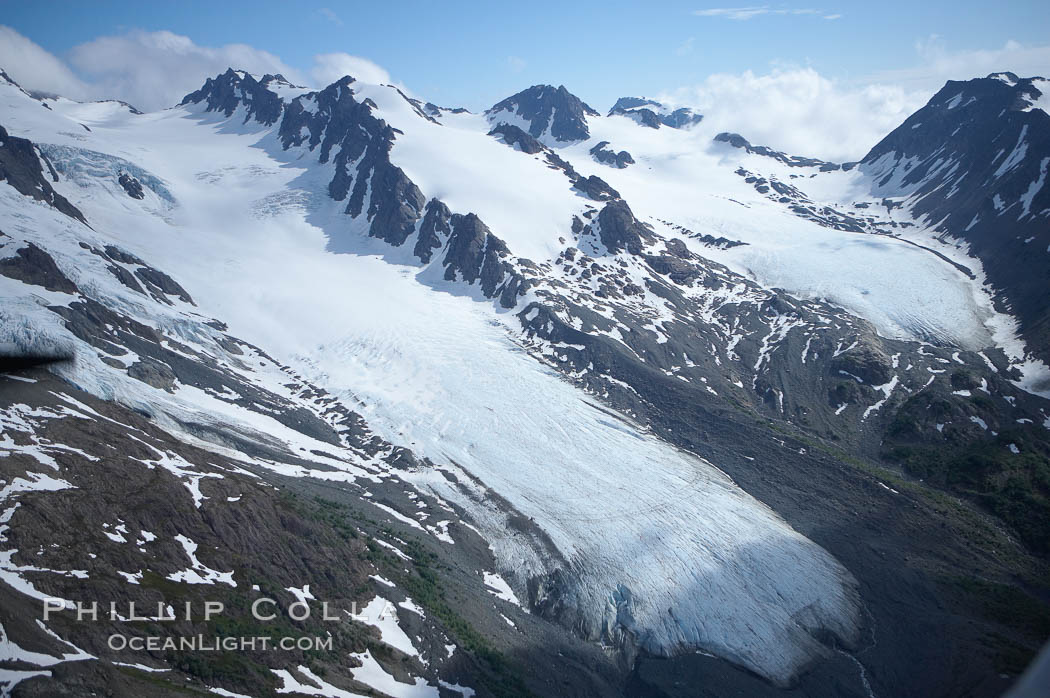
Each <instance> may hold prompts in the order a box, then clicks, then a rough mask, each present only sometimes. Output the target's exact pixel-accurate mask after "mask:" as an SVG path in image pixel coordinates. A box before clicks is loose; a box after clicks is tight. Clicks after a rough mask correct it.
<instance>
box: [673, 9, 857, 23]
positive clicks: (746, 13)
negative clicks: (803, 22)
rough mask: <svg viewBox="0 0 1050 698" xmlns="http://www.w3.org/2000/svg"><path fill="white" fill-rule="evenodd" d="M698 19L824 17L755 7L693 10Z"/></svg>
mask: <svg viewBox="0 0 1050 698" xmlns="http://www.w3.org/2000/svg"><path fill="white" fill-rule="evenodd" d="M693 14H694V15H696V16H697V17H724V18H725V19H733V20H736V21H738V22H745V21H747V20H749V19H753V18H755V17H758V16H761V15H823V14H824V12H823V11H822V10H814V9H812V8H797V9H786V8H772V7H770V6H769V5H761V6H753V7H715V8H710V9H706V10H693ZM841 16H842V15H827V16H825V17H824V19H838V18H839V17H841Z"/></svg>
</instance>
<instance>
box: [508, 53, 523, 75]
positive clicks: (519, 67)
mask: <svg viewBox="0 0 1050 698" xmlns="http://www.w3.org/2000/svg"><path fill="white" fill-rule="evenodd" d="M507 65H509V66H510V69H511V70H512V71H514V72H515V73H520V72H521V71H523V70H525V66H526V65H527V63H526V62H525V59H524V58H520V57H518V56H507Z"/></svg>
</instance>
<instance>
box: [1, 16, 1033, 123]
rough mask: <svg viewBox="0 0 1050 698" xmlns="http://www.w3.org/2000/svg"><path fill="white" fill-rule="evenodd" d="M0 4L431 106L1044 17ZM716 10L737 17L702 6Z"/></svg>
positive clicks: (649, 85) (694, 77)
mask: <svg viewBox="0 0 1050 698" xmlns="http://www.w3.org/2000/svg"><path fill="white" fill-rule="evenodd" d="M56 5H57V6H60V7H59V8H58V9H56ZM3 7H4V12H3V19H2V20H0V22H3V23H5V24H7V25H9V26H10V27H12V28H14V29H15V30H16V31H18V32H20V33H21V34H22V35H24V36H26V37H28V38H29V39H31V40H32V41H33V42H35V43H37V44H38V45H40V46H41V47H43V48H44V49H46V50H47V51H49V52H51V53H53V54H55V55H57V56H59V57H60V58H61V57H63V56H65V55H66V54H67V53H68V52H69V51H70V49H72V48H73V47H74V46H76V45H78V44H82V43H84V42H87V41H90V40H92V39H95V38H96V37H99V36H109V35H120V34H122V33H125V32H128V31H130V30H135V29H140V30H146V31H154V30H169V31H172V32H174V33H176V34H181V35H185V36H187V37H189V38H190V39H192V40H193V42H195V43H196V44H198V45H202V46H222V45H225V44H230V43H244V44H249V45H251V46H254V47H256V48H258V49H263V50H265V51H268V52H270V53H272V54H275V55H277V56H279V57H280V58H281V59H282V60H283V61H284V62H285V63H287V64H288V65H290V66H293V67H297V68H300V69H301V70H302V71H304V72H305V71H307V70H308V69H309V68H310V66H311V63H312V57H313V56H314V55H315V54H318V53H329V52H347V53H350V54H354V55H357V56H363V57H366V58H369V59H371V60H372V61H375V62H376V63H378V64H380V65H381V66H383V67H384V68H386V69H387V70H388V71H389V73H390V74H391V76H392V77H393V78H394V79H395V80H398V81H400V82H402V83H404V84H405V85H407V86H409V87H410V88H411V89H413V90H414V91H416V92H418V93H421V94H424V95H426V96H428V97H430V98H431V99H432V100H433V101H438V102H442V103H447V104H450V105H460V104H462V105H466V106H468V107H472V108H483V107H485V106H489V105H491V104H492V103H493V102H495V101H497V100H498V99H500V98H502V97H504V96H506V95H507V94H510V93H512V92H514V91H516V90H517V89H520V88H521V87H524V86H527V85H530V84H534V83H540V82H550V83H554V84H561V83H564V84H565V85H566V86H568V87H569V88H570V89H571V90H573V91H574V92H575V93H577V94H578V95H580V96H581V97H582V98H583V99H585V100H587V101H589V102H593V103H594V104H593V106H595V107H597V108H599V109H607V108H608V106H609V104H610V103H611V102H612V101H613V100H614V99H615V98H616V97H617V96H620V95H626V94H657V93H661V92H666V91H669V90H674V89H677V88H680V87H682V86H685V85H689V84H693V83H696V82H699V81H701V80H703V79H704V78H705V77H706V76H708V75H709V74H712V73H738V72H742V71H744V70H748V69H750V70H752V71H756V72H763V71H766V70H769V69H770V68H771V67H774V66H809V67H812V68H814V69H815V70H816V71H818V72H819V73H820V74H822V75H825V76H827V77H831V78H834V79H838V80H845V81H858V80H865V79H867V78H869V76H873V75H881V74H883V73H885V72H886V71H895V70H904V69H907V68H909V67H911V66H915V65H916V64H918V63H919V62H920V60H921V56H920V55H919V51H918V50H917V48H916V47H917V45H919V44H920V43H921V42H929V41H930V37H931V35H937V36H938V37H939V39H935V41H938V42H940V44H941V45H942V46H943V47H944V49H945V50H947V51H972V50H982V49H995V48H999V47H1002V46H1003V45H1004V44H1005V43H1006V42H1007V41H1014V42H1017V43H1019V44H1022V45H1033V46H1034V45H1038V44H1042V43H1046V42H1047V41H1048V38H1047V37H1048V36H1050V19H1048V16H1050V13H1048V12H1047V9H1046V6H1045V3H1041V2H1036V1H1032V2H1027V1H1026V2H1009V3H999V4H997V5H994V6H993V5H991V4H990V3H981V2H972V1H968V2H950V1H947V0H939V1H935V2H914V1H910V2H862V3H845V2H838V1H836V0H827V1H826V2H809V1H808V0H800V2H799V3H797V4H791V5H784V4H770V5H761V4H749V3H746V2H745V3H738V4H734V3H733V0H724V2H723V3H716V4H709V3H706V4H705V3H702V2H677V1H676V2H663V3H643V2H602V3H585V2H564V1H562V2H546V1H539V2H529V3H520V4H500V5H494V4H492V5H490V4H487V3H462V2H401V3H396V4H393V3H377V2H362V3H358V2H349V3H339V2H335V1H334V0H325V2H318V3H310V2H304V3H285V2H266V1H264V0H251V1H239V0H222V1H219V2H215V1H212V2H159V3H155V2H141V0H140V1H138V2H66V3H50V2H36V3H34V2H24V1H11V2H5V3H3ZM720 8H744V10H743V11H738V12H735V13H730V12H723V13H717V12H710V11H711V10H712V9H714V10H718V9H720ZM697 11H700V12H705V11H706V12H708V14H707V15H705V16H700V15H697V14H696V12H697ZM836 15H838V17H836V18H834V19H825V17H835V16H836ZM734 17H747V18H746V19H742V18H734ZM1002 67H1003V68H1010V66H1002ZM958 77H960V78H963V77H969V76H965V75H960V76H958Z"/></svg>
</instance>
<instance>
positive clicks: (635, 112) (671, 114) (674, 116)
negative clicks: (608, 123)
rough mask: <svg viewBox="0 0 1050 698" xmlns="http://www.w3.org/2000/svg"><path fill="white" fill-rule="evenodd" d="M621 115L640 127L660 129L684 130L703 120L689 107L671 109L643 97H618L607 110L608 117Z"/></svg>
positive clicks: (700, 115)
mask: <svg viewBox="0 0 1050 698" xmlns="http://www.w3.org/2000/svg"><path fill="white" fill-rule="evenodd" d="M613 114H621V115H623V116H626V117H629V118H631V119H634V120H635V121H637V122H638V123H639V124H641V125H642V126H648V127H649V128H660V126H661V125H663V126H670V127H671V128H685V127H686V126H692V125H693V124H698V123H700V122H701V121H703V120H704V116H703V114H697V113H696V112H695V111H693V110H692V109H690V108H689V107H678V108H677V109H671V108H670V107H668V106H667V105H665V104H663V103H661V102H658V101H656V100H655V99H647V98H645V97H620V98H619V99H618V100H616V104H614V105H613V106H612V109H610V110H609V116H612V115H613Z"/></svg>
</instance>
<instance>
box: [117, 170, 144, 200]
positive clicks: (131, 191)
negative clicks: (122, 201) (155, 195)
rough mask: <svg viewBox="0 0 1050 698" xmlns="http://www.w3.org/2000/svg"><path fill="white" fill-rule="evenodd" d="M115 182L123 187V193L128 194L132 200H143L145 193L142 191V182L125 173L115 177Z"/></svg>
mask: <svg viewBox="0 0 1050 698" xmlns="http://www.w3.org/2000/svg"><path fill="white" fill-rule="evenodd" d="M117 182H119V183H120V186H122V187H124V191H126V192H127V193H128V196H130V197H131V198H132V199H144V198H146V193H145V192H144V191H143V190H142V182H140V181H138V180H137V179H135V178H134V177H132V176H131V175H129V174H128V173H127V172H121V173H120V175H119V176H118V177H117Z"/></svg>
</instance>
